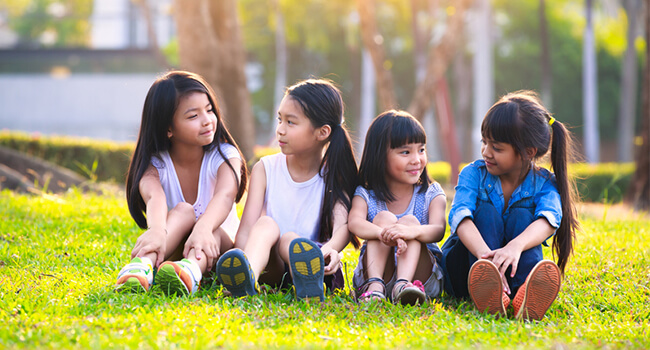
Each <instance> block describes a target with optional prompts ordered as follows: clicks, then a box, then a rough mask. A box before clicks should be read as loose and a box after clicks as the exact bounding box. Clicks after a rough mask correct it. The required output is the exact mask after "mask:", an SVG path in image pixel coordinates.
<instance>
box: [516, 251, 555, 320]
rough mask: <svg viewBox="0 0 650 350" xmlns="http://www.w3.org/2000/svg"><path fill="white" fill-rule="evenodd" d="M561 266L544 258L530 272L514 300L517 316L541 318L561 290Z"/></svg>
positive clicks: (531, 318) (530, 318)
mask: <svg viewBox="0 0 650 350" xmlns="http://www.w3.org/2000/svg"><path fill="white" fill-rule="evenodd" d="M560 276H561V275H560V268H559V267H558V266H557V265H555V263H554V262H552V261H550V260H542V261H540V262H539V263H537V265H535V267H533V269H532V270H531V271H530V274H528V277H527V278H526V282H524V284H523V285H522V286H521V287H520V288H519V291H517V295H516V296H515V298H514V299H513V301H512V305H513V307H514V309H515V317H516V318H518V319H524V320H541V319H542V318H543V317H544V314H546V311H547V310H548V308H549V307H550V306H551V304H553V301H554V300H555V298H556V297H557V293H558V292H559V291H560V285H561V284H562V280H561V277H560Z"/></svg>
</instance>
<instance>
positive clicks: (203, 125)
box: [167, 92, 217, 146]
mask: <svg viewBox="0 0 650 350" xmlns="http://www.w3.org/2000/svg"><path fill="white" fill-rule="evenodd" d="M216 129H217V115H216V114H215V112H214V108H213V107H212V104H211V103H210V100H209V99H208V95H206V94H205V93H202V92H190V93H188V94H186V95H183V96H181V98H180V99H179V101H178V107H177V108H176V112H175V113H174V118H173V120H172V125H171V126H170V128H169V130H168V131H167V137H169V139H170V140H171V142H172V144H174V143H183V144H188V145H196V146H205V145H209V144H210V143H212V140H213V139H214V134H215V132H216Z"/></svg>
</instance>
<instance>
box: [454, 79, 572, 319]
mask: <svg viewBox="0 0 650 350" xmlns="http://www.w3.org/2000/svg"><path fill="white" fill-rule="evenodd" d="M481 135H482V137H483V140H482V146H481V154H482V156H483V159H480V160H477V161H474V162H473V163H471V164H469V165H468V166H466V167H465V168H464V169H463V170H462V171H461V173H460V175H459V177H458V185H457V186H456V194H455V196H454V201H453V204H452V207H451V211H450V213H449V226H450V228H451V233H452V235H451V237H450V238H449V239H448V240H447V241H446V242H445V244H444V245H443V247H442V251H443V260H442V262H443V264H442V265H443V268H444V269H445V290H446V292H447V293H448V294H450V295H452V296H456V297H467V296H470V297H471V299H472V301H473V302H474V304H475V305H476V307H477V309H478V310H479V311H480V312H484V311H485V312H488V313H490V314H495V315H498V316H506V315H507V311H508V310H507V308H508V306H509V305H510V302H511V298H513V299H512V305H513V310H514V316H515V317H516V318H520V319H526V320H530V319H535V320H539V319H541V318H542V317H544V314H545V313H546V311H547V310H548V308H549V307H550V305H551V304H552V303H553V301H554V300H555V298H556V296H557V294H558V292H559V290H560V284H561V274H562V273H564V269H565V267H566V264H567V261H568V259H569V256H570V255H571V253H572V251H573V240H574V236H575V231H576V230H577V229H578V228H579V223H578V221H577V217H576V210H575V206H574V203H573V198H575V197H574V196H575V195H574V186H573V184H572V182H571V181H570V178H569V176H568V174H567V164H568V160H569V156H570V155H571V154H572V153H571V151H572V148H571V147H572V140H571V134H570V133H569V132H568V131H567V129H566V128H565V126H564V125H563V124H562V123H560V122H559V121H557V120H555V118H553V117H552V116H551V115H550V114H549V112H548V111H547V110H546V108H544V106H543V105H542V104H541V102H540V101H539V99H538V98H537V96H536V95H535V93H533V92H531V91H519V92H514V93H510V94H507V95H505V96H504V97H502V98H501V99H500V100H499V101H498V102H497V103H495V104H494V105H493V106H492V107H491V108H490V110H489V111H488V112H487V114H486V115H485V118H484V119H483V123H482V125H481ZM549 149H550V150H551V157H550V161H551V167H552V169H553V171H554V172H555V173H554V174H553V173H551V172H550V171H548V170H547V169H544V168H541V167H539V166H537V165H536V164H535V161H536V160H537V159H540V158H542V157H543V156H544V155H545V154H547V152H548V150H549ZM553 235H555V236H554V238H553V251H554V253H555V255H557V259H558V264H557V265H556V264H555V263H554V262H553V261H550V260H544V256H543V251H542V244H546V240H547V239H548V238H550V237H551V236H553ZM558 265H559V266H558Z"/></svg>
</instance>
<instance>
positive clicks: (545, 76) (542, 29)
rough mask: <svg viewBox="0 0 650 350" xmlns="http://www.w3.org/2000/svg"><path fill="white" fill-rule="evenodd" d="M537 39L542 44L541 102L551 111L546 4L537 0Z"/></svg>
mask: <svg viewBox="0 0 650 350" xmlns="http://www.w3.org/2000/svg"><path fill="white" fill-rule="evenodd" d="M539 38H540V41H541V44H542V50H541V54H540V61H541V66H542V87H541V90H542V101H544V105H545V106H546V108H547V109H549V110H553V95H552V93H551V89H552V88H553V73H552V70H551V51H550V46H551V45H550V44H549V35H548V21H547V19H546V2H545V0H539Z"/></svg>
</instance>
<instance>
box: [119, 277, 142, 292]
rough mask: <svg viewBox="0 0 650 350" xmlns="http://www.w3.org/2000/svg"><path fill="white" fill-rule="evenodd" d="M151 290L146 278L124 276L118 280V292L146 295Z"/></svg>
mask: <svg viewBox="0 0 650 350" xmlns="http://www.w3.org/2000/svg"><path fill="white" fill-rule="evenodd" d="M148 290H149V282H148V281H147V279H146V278H145V277H144V276H139V275H124V276H122V277H121V278H120V279H118V280H117V285H116V287H115V291H116V292H120V293H134V294H141V293H146V292H147V291H148Z"/></svg>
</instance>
